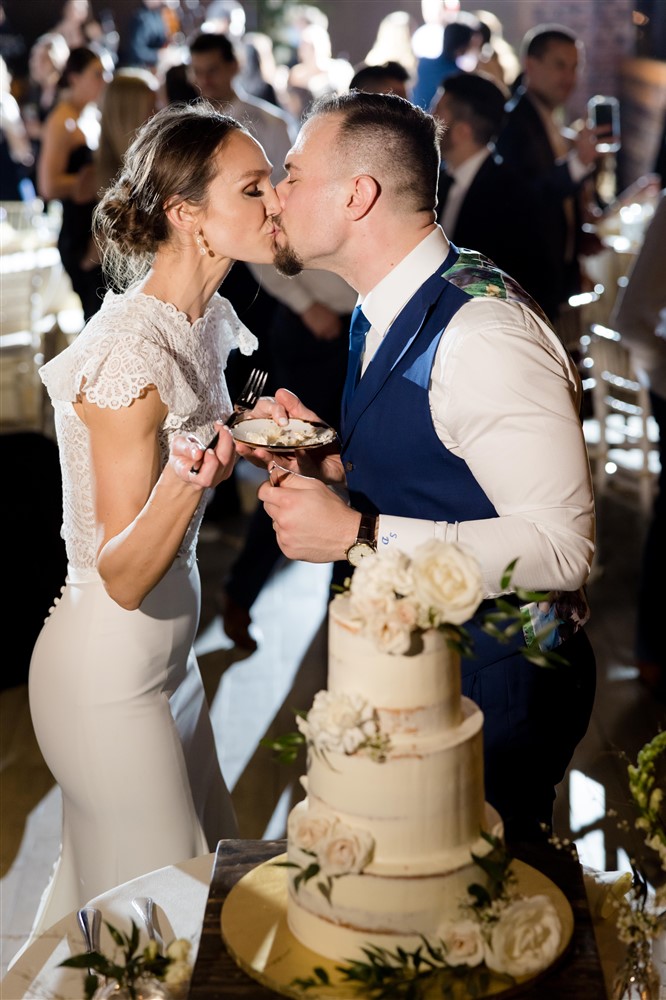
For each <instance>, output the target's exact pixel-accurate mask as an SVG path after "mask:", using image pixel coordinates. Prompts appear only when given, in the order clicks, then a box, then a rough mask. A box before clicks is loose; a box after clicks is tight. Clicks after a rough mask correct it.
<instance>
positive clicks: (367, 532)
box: [345, 514, 377, 566]
mask: <svg viewBox="0 0 666 1000" xmlns="http://www.w3.org/2000/svg"><path fill="white" fill-rule="evenodd" d="M376 531H377V517H376V515H375V514H362V515H361V523H360V525H359V528H358V535H357V536H356V541H355V542H354V543H353V544H352V545H350V546H349V548H348V549H347V551H346V553H345V555H346V557H347V562H349V563H351V565H352V566H358V565H359V563H360V562H361V560H362V559H365V557H366V556H371V555H374V554H375V552H376V551H377V542H376V540H375V534H376Z"/></svg>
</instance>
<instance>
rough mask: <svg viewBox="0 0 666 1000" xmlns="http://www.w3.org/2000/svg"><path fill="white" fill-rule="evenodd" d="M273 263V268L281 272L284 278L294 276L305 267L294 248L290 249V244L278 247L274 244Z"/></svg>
mask: <svg viewBox="0 0 666 1000" xmlns="http://www.w3.org/2000/svg"><path fill="white" fill-rule="evenodd" d="M273 264H274V266H275V270H276V271H278V272H279V273H280V274H283V275H284V276H285V278H294V277H295V276H296V275H297V274H300V273H301V271H302V270H303V268H304V267H305V265H304V263H303V261H302V260H301V258H300V257H299V256H298V254H297V253H296V251H295V250H292V248H291V247H290V246H286V247H279V246H278V245H277V244H276V245H275V255H274V257H273Z"/></svg>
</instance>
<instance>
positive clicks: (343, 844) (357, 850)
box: [317, 823, 375, 875]
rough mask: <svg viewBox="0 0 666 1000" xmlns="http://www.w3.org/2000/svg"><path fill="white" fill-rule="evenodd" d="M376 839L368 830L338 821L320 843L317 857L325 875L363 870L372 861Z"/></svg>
mask: <svg viewBox="0 0 666 1000" xmlns="http://www.w3.org/2000/svg"><path fill="white" fill-rule="evenodd" d="M374 850H375V841H374V837H373V836H372V834H370V833H368V831H367V830H360V829H358V828H356V827H351V826H346V825H345V824H344V823H336V825H335V826H334V827H333V829H332V830H331V833H330V834H329V836H328V837H327V838H326V840H325V841H324V842H323V843H321V844H320V845H319V849H318V851H317V857H318V860H319V867H320V870H321V872H322V874H323V875H350V874H352V873H358V872H362V871H363V869H364V868H365V866H366V865H367V864H369V863H370V862H371V861H372V855H373V853H374Z"/></svg>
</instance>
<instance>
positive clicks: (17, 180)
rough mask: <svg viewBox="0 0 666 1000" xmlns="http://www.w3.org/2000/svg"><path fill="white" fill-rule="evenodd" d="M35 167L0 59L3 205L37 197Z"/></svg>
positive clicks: (0, 195)
mask: <svg viewBox="0 0 666 1000" xmlns="http://www.w3.org/2000/svg"><path fill="white" fill-rule="evenodd" d="M33 163H34V158H33V153H32V148H31V146H30V139H29V137H28V133H27V131H26V127H25V125H24V123H23V119H22V117H21V110H20V108H19V106H18V102H17V100H16V98H15V97H14V96H13V95H12V93H11V75H10V73H9V70H8V69H7V66H6V65H5V60H4V59H2V58H1V57H0V201H28V200H29V199H30V197H33V198H34V197H35V188H34V185H33V183H32V181H31V180H30V174H31V171H32V166H33Z"/></svg>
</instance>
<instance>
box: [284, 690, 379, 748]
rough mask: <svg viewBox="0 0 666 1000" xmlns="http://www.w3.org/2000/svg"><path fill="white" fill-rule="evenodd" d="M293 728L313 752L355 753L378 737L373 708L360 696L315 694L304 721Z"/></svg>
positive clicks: (328, 692) (300, 720) (297, 722)
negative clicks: (312, 747) (303, 737)
mask: <svg viewBox="0 0 666 1000" xmlns="http://www.w3.org/2000/svg"><path fill="white" fill-rule="evenodd" d="M296 724H297V726H298V728H299V729H300V731H301V732H302V733H303V735H304V736H305V738H306V740H307V741H308V742H309V743H312V744H313V746H314V747H315V749H316V750H320V751H322V750H324V751H325V750H331V751H333V752H335V753H346V754H351V753H354V752H355V751H356V750H358V748H359V747H360V746H363V745H364V744H366V743H367V742H368V741H369V740H372V739H373V737H375V736H376V734H377V719H376V715H375V710H374V708H373V707H372V705H371V704H370V703H369V702H367V701H366V700H365V698H362V697H361V696H360V695H353V694H352V695H350V694H332V693H331V692H330V691H318V692H317V694H316V695H315V697H314V701H313V703H312V708H311V709H310V711H309V712H308V714H307V717H306V718H302V717H299V718H297V720H296Z"/></svg>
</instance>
